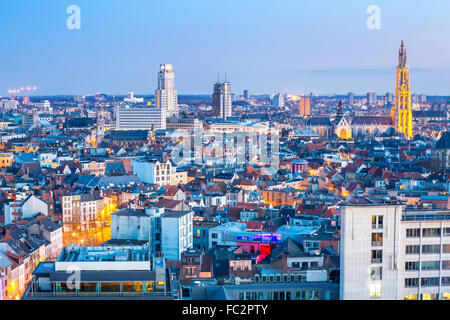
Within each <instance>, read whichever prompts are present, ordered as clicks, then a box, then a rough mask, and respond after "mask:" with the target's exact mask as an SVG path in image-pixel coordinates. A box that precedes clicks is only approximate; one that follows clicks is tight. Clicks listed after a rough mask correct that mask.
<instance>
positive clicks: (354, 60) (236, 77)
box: [0, 0, 450, 96]
mask: <svg viewBox="0 0 450 320" xmlns="http://www.w3.org/2000/svg"><path fill="white" fill-rule="evenodd" d="M72 4H75V5H78V6H79V7H80V9H81V30H69V29H67V27H66V20H67V18H68V17H69V15H68V14H67V13H66V9H67V7H68V6H69V5H72ZM369 5H378V6H379V7H380V9H381V30H369V29H368V28H367V27H366V21H367V19H368V17H369V15H368V14H367V13H366V9H367V7H368V6H369ZM449 13H450V1H448V0H433V1H422V0H396V1H392V0H370V1H366V0H342V1H336V0H277V1H274V0H258V1H256V0H164V1H162V0H158V1H156V0H38V1H32V0H1V1H0V41H1V43H2V50H0V75H1V76H0V96H1V95H7V94H8V92H7V91H8V89H14V88H18V87H21V86H28V85H30V86H37V87H38V88H39V89H38V90H37V91H36V94H93V93H96V92H105V93H110V94H124V93H126V92H128V91H134V92H135V93H139V94H149V93H153V92H154V89H155V86H156V73H157V71H158V68H159V64H161V63H172V64H173V65H174V70H175V75H176V87H177V89H178V91H179V93H180V94H210V93H211V92H212V86H213V82H214V81H215V80H216V78H217V73H218V72H219V73H221V74H222V75H223V74H224V73H225V72H226V73H227V75H228V80H230V81H231V85H232V90H233V91H235V92H238V93H242V90H244V89H249V90H250V91H251V92H252V93H257V94H262V93H272V92H287V93H291V94H298V93H305V92H314V93H322V94H332V93H347V92H348V91H354V92H356V93H361V94H362V93H365V92H367V91H375V92H379V93H380V94H384V93H385V92H387V91H393V90H394V83H395V66H396V63H397V55H398V49H399V46H400V41H401V40H404V41H405V43H406V48H407V52H408V65H409V67H410V69H411V86H412V89H413V91H414V92H417V93H422V92H424V93H426V94H430V95H431V94H442V95H448V94H450V42H449V41H448V39H449V35H450V19H448V15H449ZM222 78H223V76H222Z"/></svg>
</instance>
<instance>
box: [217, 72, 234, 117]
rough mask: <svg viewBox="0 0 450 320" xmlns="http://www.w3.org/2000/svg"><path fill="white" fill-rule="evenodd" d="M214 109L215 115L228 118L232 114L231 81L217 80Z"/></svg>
mask: <svg viewBox="0 0 450 320" xmlns="http://www.w3.org/2000/svg"><path fill="white" fill-rule="evenodd" d="M212 111H213V115H214V116H215V117H220V118H223V119H226V118H228V117H231V116H232V101H231V87H230V83H229V82H227V81H225V82H224V83H220V82H219V80H217V82H216V83H215V84H214V92H213V96H212Z"/></svg>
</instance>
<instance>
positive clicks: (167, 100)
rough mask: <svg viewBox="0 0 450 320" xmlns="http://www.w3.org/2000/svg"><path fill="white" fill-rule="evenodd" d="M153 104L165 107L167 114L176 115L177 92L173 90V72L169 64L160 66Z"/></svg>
mask: <svg viewBox="0 0 450 320" xmlns="http://www.w3.org/2000/svg"><path fill="white" fill-rule="evenodd" d="M155 104H156V107H157V108H161V109H165V110H166V114H167V115H168V116H172V115H178V93H177V90H175V74H174V73H173V71H172V65H171V64H162V65H161V66H160V70H159V73H158V89H157V90H156V93H155Z"/></svg>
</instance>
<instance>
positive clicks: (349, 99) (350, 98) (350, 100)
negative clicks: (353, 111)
mask: <svg viewBox="0 0 450 320" xmlns="http://www.w3.org/2000/svg"><path fill="white" fill-rule="evenodd" d="M354 100H355V94H354V93H353V92H349V93H348V95H347V103H348V105H349V106H353V104H354V103H355V101H354Z"/></svg>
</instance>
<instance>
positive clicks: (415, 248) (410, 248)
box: [406, 245, 420, 254]
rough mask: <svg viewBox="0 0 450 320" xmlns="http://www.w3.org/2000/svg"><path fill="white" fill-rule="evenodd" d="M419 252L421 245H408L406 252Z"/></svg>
mask: <svg viewBox="0 0 450 320" xmlns="http://www.w3.org/2000/svg"><path fill="white" fill-rule="evenodd" d="M419 253H420V246H419V245H411V246H406V254H419Z"/></svg>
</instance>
